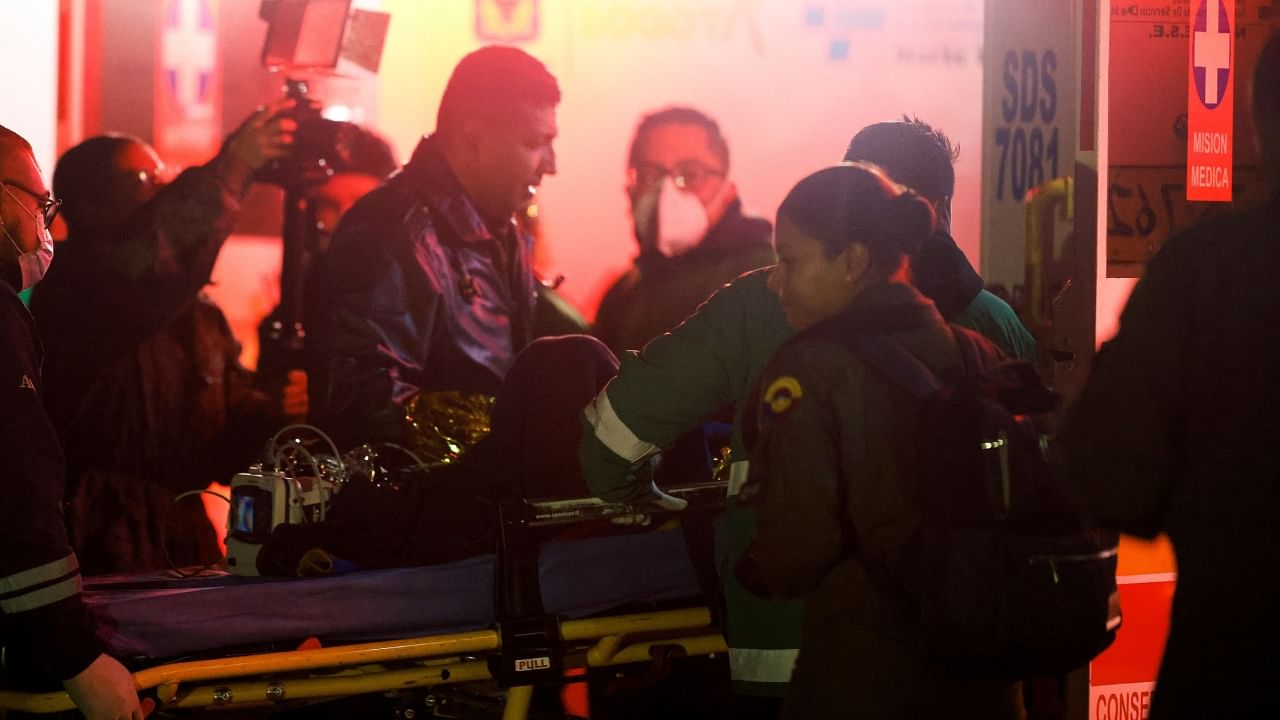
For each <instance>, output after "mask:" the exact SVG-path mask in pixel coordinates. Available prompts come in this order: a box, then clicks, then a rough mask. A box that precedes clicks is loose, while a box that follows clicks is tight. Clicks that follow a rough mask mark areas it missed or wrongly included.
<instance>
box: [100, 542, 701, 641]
mask: <svg viewBox="0 0 1280 720" xmlns="http://www.w3.org/2000/svg"><path fill="white" fill-rule="evenodd" d="M539 576H540V580H541V584H542V599H543V605H544V608H545V609H546V611H547V612H549V613H553V614H558V615H562V616H565V617H567V618H570V619H574V618H581V617H586V616H589V615H595V614H598V613H602V612H605V611H607V610H610V609H612V608H618V607H622V606H624V605H629V604H633V603H644V602H656V601H663V600H676V599H682V598H694V597H697V596H698V595H699V592H700V591H699V586H698V580H697V576H696V575H695V573H694V570H693V566H692V563H691V561H690V558H689V554H688V551H687V550H686V547H685V542H684V537H683V534H682V533H681V532H679V531H678V530H675V531H658V532H649V533H643V534H634V535H619V536H611V537H599V538H588V539H578V540H569V541H559V542H547V543H544V545H543V548H542V553H541V556H540V558H539ZM493 582H494V558H493V556H491V555H488V556H482V557H477V558H472V559H469V560H463V561H460V562H455V563H449V564H445V565H435V566H430V567H416V568H399V569H393V570H372V571H362V572H355V573H351V574H348V575H341V576H336V577H326V578H299V579H291V578H240V577H234V576H230V575H225V574H216V575H212V576H207V577H197V578H186V579H169V578H164V577H161V576H144V577H132V576H131V577H122V576H112V577H101V578H92V579H90V580H89V581H88V582H87V583H86V588H85V598H86V600H87V601H88V602H89V604H90V605H91V606H92V607H93V608H94V610H95V611H96V613H97V614H98V617H99V621H100V622H99V624H100V630H99V633H100V635H101V637H102V640H103V641H104V642H105V643H106V645H107V647H108V648H109V650H110V652H111V653H112V654H113V655H115V656H117V657H121V658H149V659H156V660H163V659H172V658H178V657H183V656H190V655H198V654H202V653H208V652H212V651H220V650H228V649H234V648H248V647H255V646H256V647H262V646H264V645H270V644H273V643H281V644H284V643H295V642H297V641H299V640H302V639H304V638H307V637H312V636H315V637H319V638H320V639H321V640H322V641H324V642H325V643H326V644H332V643H337V642H358V641H361V640H372V639H395V638H403V637H415V636H423V635H433V634H441V633H451V632H462V631H466V630H475V629H479V628H484V627H489V626H490V625H491V624H492V623H493V594H494V593H493Z"/></svg>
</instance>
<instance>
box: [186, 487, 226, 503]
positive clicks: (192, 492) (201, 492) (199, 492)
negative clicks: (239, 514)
mask: <svg viewBox="0 0 1280 720" xmlns="http://www.w3.org/2000/svg"><path fill="white" fill-rule="evenodd" d="M192 495H212V496H214V497H216V498H219V499H220V500H222V501H223V502H225V503H226V504H228V505H230V504H231V497H230V496H227V495H223V494H222V493H220V492H214V491H212V490H188V491H186V492H184V493H178V494H177V495H174V496H173V501H174V502H178V501H179V500H182V499H184V498H188V497H191V496H192Z"/></svg>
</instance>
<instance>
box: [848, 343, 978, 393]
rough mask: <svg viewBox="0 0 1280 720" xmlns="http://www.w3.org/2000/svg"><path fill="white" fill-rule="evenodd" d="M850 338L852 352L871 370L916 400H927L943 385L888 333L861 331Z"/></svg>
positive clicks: (925, 366)
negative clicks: (865, 332)
mask: <svg viewBox="0 0 1280 720" xmlns="http://www.w3.org/2000/svg"><path fill="white" fill-rule="evenodd" d="M956 334H957V335H959V334H960V333H956ZM850 340H851V346H852V349H853V351H854V352H855V353H857V355H858V357H860V358H862V360H863V361H864V362H866V363H867V365H868V366H870V367H871V369H872V370H875V371H876V372H877V373H879V374H880V375H881V376H883V377H885V378H886V379H888V380H889V381H890V382H892V383H894V384H895V385H898V386H900V387H902V388H903V389H904V390H906V391H907V393H909V394H910V395H911V396H912V397H914V398H916V399H917V400H927V399H928V398H930V397H932V396H933V394H934V393H936V392H938V390H939V389H940V388H941V387H942V383H940V382H939V381H938V376H937V375H935V374H934V372H933V371H932V370H930V369H929V367H928V366H927V365H925V364H924V363H923V362H921V361H920V359H919V358H917V357H916V356H915V355H912V354H911V352H910V351H909V350H907V348H906V347H905V346H903V344H902V343H900V342H898V341H897V340H895V339H893V338H892V337H890V336H889V335H884V334H874V335H871V334H859V335H856V336H854V337H852V338H850Z"/></svg>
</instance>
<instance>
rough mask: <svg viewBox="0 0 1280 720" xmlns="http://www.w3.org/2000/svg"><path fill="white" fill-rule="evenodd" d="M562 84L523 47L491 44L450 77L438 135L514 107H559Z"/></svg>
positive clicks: (464, 60)
mask: <svg viewBox="0 0 1280 720" xmlns="http://www.w3.org/2000/svg"><path fill="white" fill-rule="evenodd" d="M559 102H560V85H559V84H558V83H557V82H556V79H555V76H553V75H552V74H551V73H550V72H548V71H547V68H546V66H545V65H543V64H542V63H541V62H540V61H539V60H538V59H537V58H535V57H533V56H532V55H530V54H529V53H527V52H525V51H523V50H520V49H519V48H513V47H507V46H505V45H489V46H487V47H482V48H480V49H479V50H476V51H475V52H472V53H470V54H468V55H467V56H466V57H464V58H462V60H460V61H459V62H458V66H457V67H455V68H454V69H453V74H452V75H451V76H449V83H448V85H446V86H445V88H444V96H443V97H442V98H441V99H440V109H439V111H438V112H437V114H436V130H437V131H438V132H446V133H448V132H454V131H456V130H457V129H458V128H460V127H461V126H462V123H463V122H464V121H466V120H467V119H469V118H487V119H492V118H498V117H502V116H504V115H506V114H507V113H509V112H510V109H511V107H512V106H513V105H526V106H530V107H548V106H555V105H557V104H558V103H559Z"/></svg>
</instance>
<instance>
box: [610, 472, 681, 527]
mask: <svg viewBox="0 0 1280 720" xmlns="http://www.w3.org/2000/svg"><path fill="white" fill-rule="evenodd" d="M646 503H647V504H650V505H653V506H654V507H656V508H657V509H659V510H670V511H672V512H679V511H681V510H684V509H685V508H687V507H689V501H688V500H683V499H681V498H678V497H674V496H672V495H668V494H666V493H664V492H662V491H661V490H659V489H658V486H657V485H654V484H653V483H649V489H648V492H647V493H646V495H645V496H644V497H641V498H639V499H638V500H637V501H636V504H646ZM609 521H610V522H612V523H613V524H614V525H626V526H633V527H634V526H638V527H645V526H648V525H649V524H650V523H651V522H653V517H652V516H651V515H650V514H649V513H628V514H626V515H617V516H614V517H612V518H609Z"/></svg>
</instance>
